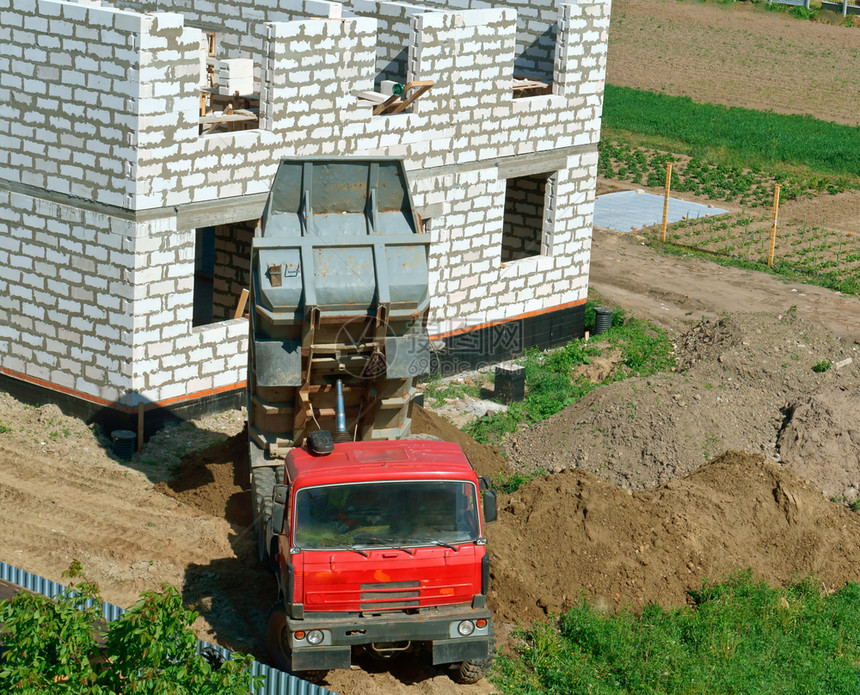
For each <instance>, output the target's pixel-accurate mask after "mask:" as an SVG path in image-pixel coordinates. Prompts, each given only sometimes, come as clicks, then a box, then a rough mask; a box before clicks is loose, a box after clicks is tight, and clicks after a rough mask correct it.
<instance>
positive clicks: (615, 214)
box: [594, 190, 729, 232]
mask: <svg viewBox="0 0 860 695" xmlns="http://www.w3.org/2000/svg"><path fill="white" fill-rule="evenodd" d="M727 212H729V211H728V210H723V209H722V208H712V207H708V206H707V205H702V204H701V203H691V202H689V201H687V200H678V199H677V198H671V197H670V198H669V215H668V218H669V222H679V221H680V220H682V219H684V218H685V217H686V218H687V219H688V220H690V219H693V220H695V219H698V218H699V217H705V216H706V215H707V216H710V217H714V216H716V215H725V214H726V213H727ZM662 222H663V196H661V195H654V194H653V193H646V192H645V191H642V190H637V191H618V192H617V193H604V194H603V195H601V196H598V197H597V199H596V200H595V201H594V224H595V226H597V227H608V228H609V229H614V230H615V231H617V232H632V231H633V230H634V229H641V228H642V227H650V226H651V225H655V224H662Z"/></svg>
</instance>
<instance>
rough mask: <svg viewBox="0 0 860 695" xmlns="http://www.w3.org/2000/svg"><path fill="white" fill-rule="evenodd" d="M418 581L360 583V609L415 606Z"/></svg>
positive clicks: (390, 608) (389, 608) (416, 604)
mask: <svg viewBox="0 0 860 695" xmlns="http://www.w3.org/2000/svg"><path fill="white" fill-rule="evenodd" d="M419 586H420V582H418V581H417V580H416V581H410V582H371V583H369V584H362V585H361V603H360V604H359V607H360V608H361V609H362V610H386V609H388V610H393V609H399V608H417V607H418V598H419V596H420V593H421V592H420V591H419Z"/></svg>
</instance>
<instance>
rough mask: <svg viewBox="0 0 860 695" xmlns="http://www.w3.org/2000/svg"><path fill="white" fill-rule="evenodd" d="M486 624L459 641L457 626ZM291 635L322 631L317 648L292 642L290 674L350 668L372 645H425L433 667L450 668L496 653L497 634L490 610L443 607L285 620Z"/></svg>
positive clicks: (302, 641)
mask: <svg viewBox="0 0 860 695" xmlns="http://www.w3.org/2000/svg"><path fill="white" fill-rule="evenodd" d="M479 619H484V620H486V621H487V626H486V627H484V628H476V629H475V632H474V633H472V634H471V635H470V636H468V637H463V636H461V635H459V634H458V633H457V631H456V626H457V624H459V623H460V622H461V621H463V620H471V621H476V620H479ZM287 627H288V628H289V630H290V632H291V633H293V632H295V631H297V630H303V631H305V633H307V632H310V631H311V630H322V631H323V634H324V635H325V638H324V640H323V642H322V643H321V644H319V645H309V644H308V643H307V640H295V639H292V640H291V650H292V654H291V662H292V670H294V671H307V670H313V669H335V668H349V667H350V663H351V657H352V647H354V646H362V645H370V644H374V643H392V642H413V643H414V642H422V643H425V644H426V645H428V646H429V647H430V649H431V651H432V654H433V663H434V664H449V663H454V662H459V661H466V660H470V659H483V658H486V657H487V656H489V655H490V654H491V653H492V647H493V628H492V623H491V622H490V612H489V611H488V610H487V609H486V608H471V607H468V606H465V607H464V606H442V607H438V608H425V609H420V610H419V611H417V612H416V613H412V614H405V613H402V612H399V611H398V612H391V613H382V614H376V615H370V616H361V615H358V614H355V613H306V614H305V617H304V619H302V620H294V619H292V618H287Z"/></svg>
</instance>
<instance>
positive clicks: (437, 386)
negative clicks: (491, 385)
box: [424, 375, 489, 408]
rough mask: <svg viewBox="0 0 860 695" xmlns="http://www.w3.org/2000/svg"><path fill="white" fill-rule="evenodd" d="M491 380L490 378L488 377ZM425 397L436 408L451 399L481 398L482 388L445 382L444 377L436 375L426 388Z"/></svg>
mask: <svg viewBox="0 0 860 695" xmlns="http://www.w3.org/2000/svg"><path fill="white" fill-rule="evenodd" d="M488 379H489V377H488ZM424 396H425V398H427V400H428V401H429V402H430V403H431V405H433V407H435V408H439V407H441V406H443V405H445V401H446V400H448V399H449V398H464V397H466V396H471V397H472V398H480V397H481V387H480V386H479V385H478V384H474V383H463V384H456V383H454V382H452V381H443V380H442V377H440V376H438V375H436V376H432V377H430V379H429V381H428V382H427V384H426V386H425V388H424Z"/></svg>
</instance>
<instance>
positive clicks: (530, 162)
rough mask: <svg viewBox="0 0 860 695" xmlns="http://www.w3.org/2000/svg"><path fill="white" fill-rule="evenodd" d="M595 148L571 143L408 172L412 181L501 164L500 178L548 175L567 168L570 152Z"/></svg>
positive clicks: (409, 170)
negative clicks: (542, 149) (526, 152)
mask: <svg viewBox="0 0 860 695" xmlns="http://www.w3.org/2000/svg"><path fill="white" fill-rule="evenodd" d="M596 151H597V145H572V146H571V147H559V148H558V149H556V150H545V151H542V152H530V153H529V154H518V155H513V156H511V157H497V158H496V159H481V160H478V161H475V162H469V163H467V164H446V165H445V166H440V167H428V168H425V169H408V170H407V172H406V175H407V178H408V179H409V180H410V181H417V180H419V179H426V178H429V177H431V176H445V175H447V174H461V173H464V172H467V171H478V170H481V169H488V168H489V167H498V169H499V176H500V178H512V177H515V176H529V175H530V174H546V173H550V172H552V171H558V170H559V169H567V161H566V160H567V158H568V157H570V156H571V155H575V154H590V153H592V152H596ZM518 171H522V173H516V172H518ZM509 172H512V173H509Z"/></svg>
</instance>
